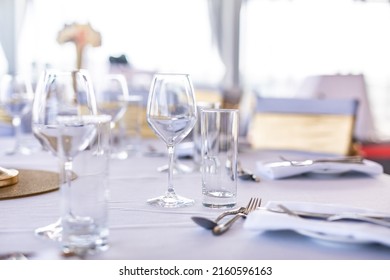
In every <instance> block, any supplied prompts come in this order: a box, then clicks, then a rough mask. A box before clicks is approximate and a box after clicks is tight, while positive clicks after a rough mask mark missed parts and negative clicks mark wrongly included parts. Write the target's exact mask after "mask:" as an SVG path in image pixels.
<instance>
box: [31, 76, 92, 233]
mask: <svg viewBox="0 0 390 280" xmlns="http://www.w3.org/2000/svg"><path fill="white" fill-rule="evenodd" d="M96 114H97V105H96V99H95V95H94V91H93V86H92V82H91V80H90V76H89V74H88V73H87V72H86V71H85V70H74V71H56V70H47V71H45V73H44V74H43V75H42V77H41V79H40V80H39V83H38V85H37V89H36V93H35V96H34V101H33V108H32V129H33V133H34V136H35V137H36V138H37V139H38V140H39V141H40V143H41V145H42V146H43V148H45V149H47V150H49V151H50V152H51V153H52V154H53V155H54V156H56V157H59V154H58V145H57V141H58V136H59V133H60V126H59V124H58V119H59V117H61V116H68V117H72V116H73V117H82V116H90V115H96ZM72 145H76V146H77V145H78V144H77V143H72ZM68 161H69V160H67V161H66V160H64V161H63V162H61V163H62V166H61V168H62V170H61V173H62V174H69V168H70V166H71V164H69V162H68ZM61 180H62V179H61ZM35 233H36V235H38V236H43V237H47V238H49V239H52V240H60V239H61V233H62V226H61V220H60V219H59V220H57V221H56V222H55V223H53V224H50V225H48V226H45V227H42V228H38V229H36V231H35Z"/></svg>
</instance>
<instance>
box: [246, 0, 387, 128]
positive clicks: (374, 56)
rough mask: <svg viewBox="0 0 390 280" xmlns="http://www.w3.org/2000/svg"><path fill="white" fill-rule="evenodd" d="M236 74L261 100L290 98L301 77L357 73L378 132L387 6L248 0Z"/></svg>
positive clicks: (383, 100) (347, 0)
mask: <svg viewBox="0 0 390 280" xmlns="http://www.w3.org/2000/svg"><path fill="white" fill-rule="evenodd" d="M241 18H242V42H241V73H242V74H243V75H244V77H245V81H246V83H247V84H248V85H250V86H251V87H252V88H254V89H256V91H257V92H258V93H259V94H261V95H264V96H285V97H288V96H293V95H294V94H295V91H296V90H297V89H298V87H299V85H300V82H301V81H302V79H303V78H304V77H306V76H310V75H318V74H337V73H339V74H359V73H363V74H364V75H365V77H366V81H367V85H368V94H369V99H370V103H371V107H372V109H373V110H372V112H373V113H374V117H375V118H376V121H377V124H378V128H379V130H385V129H386V126H387V123H388V120H389V118H390V115H389V113H387V112H388V111H389V110H388V109H387V107H388V104H389V102H390V98H389V97H388V94H387V93H388V91H389V89H390V79H389V78H390V77H389V76H390V36H389V35H388V33H389V27H390V5H389V3H387V2H375V1H374V2H361V1H353V0H333V1H331V0H315V1H314V0H294V1H282V0H280V1H269V0H248V1H247V2H246V5H245V9H243V11H242V17H241Z"/></svg>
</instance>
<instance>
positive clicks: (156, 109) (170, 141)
mask: <svg viewBox="0 0 390 280" xmlns="http://www.w3.org/2000/svg"><path fill="white" fill-rule="evenodd" d="M147 121H148V123H149V125H150V126H151V128H152V129H153V130H154V132H155V133H156V134H157V135H158V136H159V137H160V139H161V140H163V141H164V142H165V144H166V145H167V149H168V157H169V161H168V165H169V171H168V190H167V192H166V193H165V194H164V195H162V196H159V197H156V198H152V199H149V200H148V201H147V202H148V203H149V204H152V205H157V206H161V207H170V208H174V207H183V206H189V205H192V204H194V200H193V199H188V198H185V197H181V196H178V195H176V193H175V190H174V187H173V183H172V176H173V163H174V158H175V154H174V153H175V146H176V144H178V143H180V142H181V141H182V140H183V139H184V137H186V136H187V135H188V133H190V131H191V130H192V128H193V127H194V125H195V122H196V103H195V95H194V90H193V86H192V82H191V80H190V77H189V75H187V74H157V75H155V76H154V78H153V82H152V86H151V88H150V92H149V98H148V106H147Z"/></svg>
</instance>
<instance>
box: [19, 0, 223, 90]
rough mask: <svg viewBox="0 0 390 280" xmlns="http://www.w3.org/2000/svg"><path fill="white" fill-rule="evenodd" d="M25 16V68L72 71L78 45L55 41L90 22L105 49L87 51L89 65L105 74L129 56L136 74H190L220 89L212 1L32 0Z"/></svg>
mask: <svg viewBox="0 0 390 280" xmlns="http://www.w3.org/2000/svg"><path fill="white" fill-rule="evenodd" d="M31 4H32V5H30V7H29V11H28V15H27V17H26V21H25V25H24V32H23V36H22V38H23V39H22V41H23V44H21V48H20V50H19V55H20V57H21V58H22V60H21V62H20V63H21V67H24V68H30V69H31V65H32V64H33V65H34V67H40V68H42V67H45V65H51V66H53V67H64V68H65V67H73V66H74V63H75V60H76V58H75V55H76V53H75V51H74V45H72V44H71V43H66V44H64V45H59V44H58V43H57V42H56V37H57V33H58V31H59V30H61V29H62V28H63V26H64V24H66V23H67V24H69V23H73V22H78V23H88V22H89V23H90V24H91V25H92V27H93V28H94V29H96V30H97V31H99V32H100V33H101V35H102V46H101V47H98V48H88V50H87V52H86V59H85V66H86V68H88V69H90V70H91V71H94V72H104V71H106V70H105V69H106V68H107V63H108V57H109V56H118V55H121V54H125V55H126V56H127V58H128V60H129V62H130V64H131V65H132V67H134V68H136V69H142V70H150V71H163V72H185V73H189V74H191V76H192V79H193V80H194V82H195V83H198V84H202V85H210V86H217V85H218V84H219V82H220V80H221V79H222V77H223V74H224V66H223V64H222V62H221V59H220V57H219V55H218V50H217V49H216V47H215V45H214V44H213V43H212V36H211V29H210V23H209V14H208V3H207V0H186V1H182V0H164V1H161V0H143V1H123V0H108V1H95V0H83V1H79V0H57V1H52V0H32V1H31Z"/></svg>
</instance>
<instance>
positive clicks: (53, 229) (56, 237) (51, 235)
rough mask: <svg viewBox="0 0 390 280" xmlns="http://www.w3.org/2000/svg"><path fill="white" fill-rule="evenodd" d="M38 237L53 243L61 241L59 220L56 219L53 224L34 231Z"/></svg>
mask: <svg viewBox="0 0 390 280" xmlns="http://www.w3.org/2000/svg"><path fill="white" fill-rule="evenodd" d="M34 233H35V235H36V236H38V237H42V238H46V239H49V240H53V241H61V238H62V224H61V219H58V220H57V221H56V222H54V223H53V224H50V225H47V226H44V227H40V228H37V229H36V230H35V231H34Z"/></svg>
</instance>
